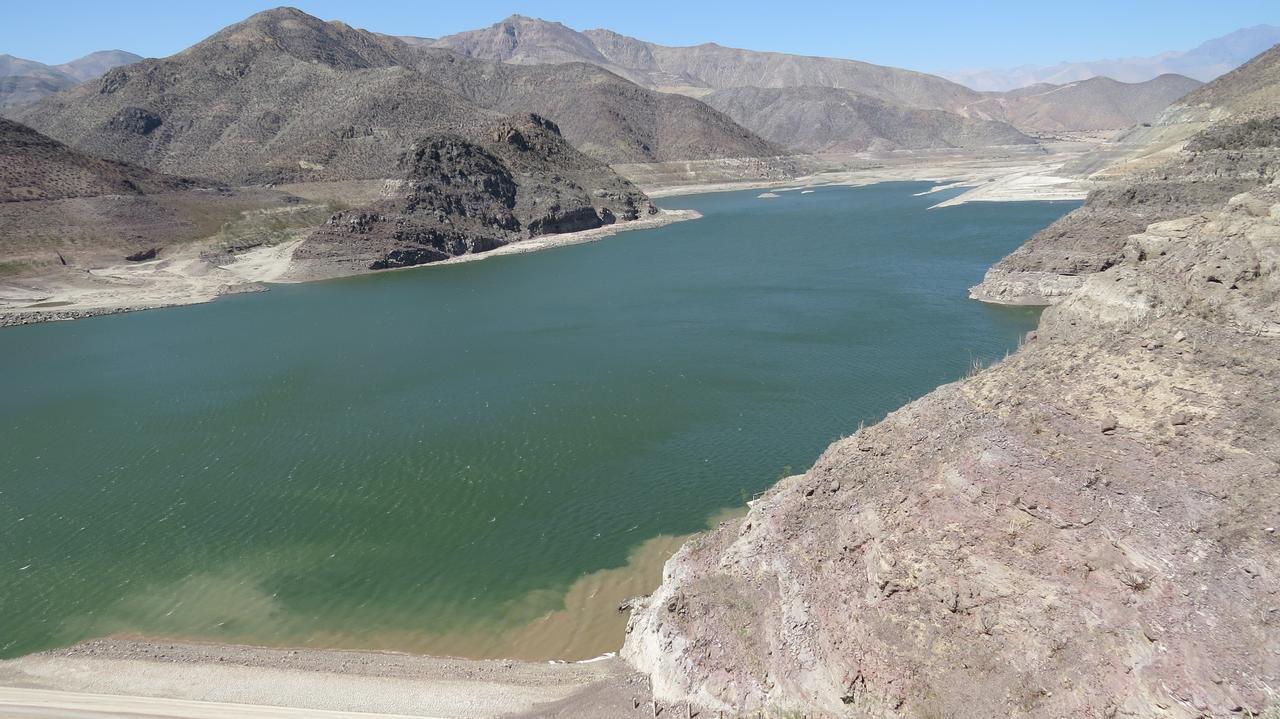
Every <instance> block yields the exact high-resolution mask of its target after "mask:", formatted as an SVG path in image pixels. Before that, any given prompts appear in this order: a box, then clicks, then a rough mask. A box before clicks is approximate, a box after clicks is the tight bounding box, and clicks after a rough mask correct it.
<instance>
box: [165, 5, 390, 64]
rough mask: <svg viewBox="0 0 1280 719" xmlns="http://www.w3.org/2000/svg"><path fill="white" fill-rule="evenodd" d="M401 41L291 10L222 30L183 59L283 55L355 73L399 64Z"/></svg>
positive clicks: (269, 13)
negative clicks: (188, 57)
mask: <svg viewBox="0 0 1280 719" xmlns="http://www.w3.org/2000/svg"><path fill="white" fill-rule="evenodd" d="M404 49H405V46H404V44H403V43H402V42H400V41H399V40H396V39H395V38H390V37H387V36H384V35H375V34H373V33H370V32H367V31H365V30H358V29H356V28H353V27H351V26H349V25H347V24H345V23H341V22H333V21H331V22H326V21H324V20H321V19H319V18H317V17H314V16H312V15H308V14H307V13H305V12H303V11H301V10H298V9H297V8H292V7H278V8H273V9H271V10H264V11H262V12H260V13H257V14H254V15H251V16H249V17H248V18H246V19H245V20H242V21H241V22H238V23H236V24H234V25H230V26H228V27H226V28H223V29H222V30H221V31H219V32H217V33H215V34H214V35H212V36H210V37H209V38H207V39H205V40H203V41H201V42H199V43H197V44H195V45H193V46H191V47H190V48H188V49H186V50H184V51H183V52H182V53H180V54H182V55H197V56H202V55H208V56H211V57H218V58H226V57H228V56H235V57H238V58H241V59H243V58H245V57H254V56H260V55H266V54H284V55H289V56H291V57H294V58H296V59H299V60H303V61H306V62H313V63H319V64H323V65H328V66H330V67H334V68H338V69H344V70H354V69H365V68H373V67H389V66H392V65H397V64H400V62H401V60H402V55H401V54H400V53H401V52H403V50H404Z"/></svg>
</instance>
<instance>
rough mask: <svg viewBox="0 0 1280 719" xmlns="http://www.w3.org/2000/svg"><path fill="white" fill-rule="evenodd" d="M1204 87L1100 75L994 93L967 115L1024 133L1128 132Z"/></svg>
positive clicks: (1164, 78) (1169, 79) (1171, 78)
mask: <svg viewBox="0 0 1280 719" xmlns="http://www.w3.org/2000/svg"><path fill="white" fill-rule="evenodd" d="M1200 85H1201V83H1200V82H1199V81H1197V80H1192V79H1191V78H1189V77H1183V76H1182V75H1161V76H1159V77H1157V78H1155V79H1152V80H1148V81H1146V82H1140V83H1124V82H1119V81H1117V80H1112V79H1110V78H1105V77H1095V78H1092V79H1089V80H1081V81H1080V82H1073V83H1069V84H1066V85H1049V84H1039V85H1032V86H1031V87H1025V88H1022V89H1020V90H1013V91H1010V92H1005V93H990V94H989V95H988V97H987V98H985V99H983V100H981V101H979V102H977V103H974V104H972V105H970V106H969V107H968V108H967V109H966V114H969V115H973V116H979V117H984V116H985V117H997V118H1001V119H1003V120H1005V121H1007V122H1008V123H1009V124H1011V125H1013V126H1014V127H1017V128H1019V129H1020V130H1023V131H1025V132H1060V131H1072V130H1123V129H1125V128H1128V127H1131V126H1133V125H1138V124H1141V123H1144V122H1146V123H1150V122H1153V121H1154V120H1156V119H1157V118H1158V117H1159V116H1160V113H1161V112H1163V111H1164V110H1165V108H1167V107H1169V106H1170V105H1171V104H1173V103H1174V102H1175V101H1177V100H1178V99H1180V98H1182V97H1183V96H1185V95H1186V94H1187V93H1189V92H1191V91H1192V90H1195V89H1196V88H1198V87H1200Z"/></svg>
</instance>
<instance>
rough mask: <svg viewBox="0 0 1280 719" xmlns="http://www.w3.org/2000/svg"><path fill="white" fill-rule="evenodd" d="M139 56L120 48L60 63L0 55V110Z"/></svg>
mask: <svg viewBox="0 0 1280 719" xmlns="http://www.w3.org/2000/svg"><path fill="white" fill-rule="evenodd" d="M141 59H142V58H141V57H140V56H138V55H134V54H133V53H131V52H125V51H123V50H101V51H99V52H94V53H90V54H88V55H85V56H84V57H82V58H79V59H76V60H72V61H71V62H66V63H63V64H61V65H45V64H43V63H39V62H36V61H34V60H24V59H22V58H20V57H13V56H12V55H0V113H2V112H9V111H12V110H13V109H15V108H18V107H21V106H23V105H29V104H31V103H33V102H35V101H36V100H39V99H40V98H42V97H45V96H47V95H52V94H53V93H55V92H57V91H59V90H63V89H65V88H68V87H72V86H74V85H76V84H78V83H81V82H84V81H85V80H91V79H93V78H95V77H98V76H100V75H102V73H104V72H106V71H107V70H110V69H111V68H114V67H119V66H121V65H128V64H130V63H133V62H137V61H138V60H141Z"/></svg>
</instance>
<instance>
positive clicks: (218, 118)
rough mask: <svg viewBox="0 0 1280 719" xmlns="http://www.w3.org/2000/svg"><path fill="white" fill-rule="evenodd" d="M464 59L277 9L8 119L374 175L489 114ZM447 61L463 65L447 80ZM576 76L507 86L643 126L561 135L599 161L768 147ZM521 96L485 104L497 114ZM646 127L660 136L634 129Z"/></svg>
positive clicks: (183, 163)
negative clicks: (431, 137)
mask: <svg viewBox="0 0 1280 719" xmlns="http://www.w3.org/2000/svg"><path fill="white" fill-rule="evenodd" d="M474 66H475V63H474V62H471V63H469V64H462V63H458V64H454V65H449V64H447V63H432V62H424V61H423V59H422V55H421V53H420V51H419V50H417V49H415V48H413V47H411V46H410V45H407V44H406V43H404V42H402V41H400V40H398V39H396V38H392V37H388V36H384V35H376V34H373V33H369V32H365V31H362V30H356V29H353V28H351V27H348V26H346V25H344V24H342V23H338V22H323V21H321V20H318V19H316V18H313V17H311V16H309V15H307V14H305V13H303V12H301V11H298V10H293V9H290V8H281V9H276V10H270V11H266V12H262V13H259V14H257V15H254V16H253V17H251V18H249V19H248V20H245V21H243V22H241V23H237V24H235V25H232V26H229V27H227V28H224V29H223V30H221V31H219V32H218V33H216V34H214V35H213V36H211V37H209V38H208V39H206V40H204V41H202V42H200V43H197V44H196V45H194V46H192V47H190V48H188V49H187V50H184V51H183V52H181V53H178V54H177V55H174V56H171V57H168V58H164V59H161V60H146V61H143V62H140V63H137V64H134V65H130V66H127V67H123V68H117V69H115V70H112V71H111V72H108V73H107V74H106V75H105V76H103V78H102V79H101V81H99V82H98V83H96V84H95V83H89V84H86V85H82V86H80V87H77V88H73V89H71V90H69V91H66V92H63V93H59V94H58V95H56V96H53V97H49V98H46V99H45V100H43V101H41V102H39V103H37V104H36V105H33V106H30V107H27V108H24V109H23V110H21V111H20V112H19V113H17V117H18V119H21V120H23V121H24V122H27V123H28V124H31V125H32V126H33V127H35V128H36V129H38V130H40V131H42V132H44V133H45V134H48V135H50V136H52V137H54V138H57V139H59V140H62V141H64V142H66V143H68V144H70V145H72V146H73V147H76V148H78V149H82V150H85V151H88V152H92V153H94V154H98V155H101V156H104V157H110V158H112V159H118V160H124V161H129V162H133V163H135V164H140V165H143V166H146V167H151V168H153V169H158V170H162V171H165V172H171V173H176V174H187V175H199V176H208V177H214V178H217V179H220V180H223V181H228V182H242V183H244V182H277V181H290V180H347V179H372V178H386V177H390V176H392V175H393V173H394V171H395V168H396V163H397V161H398V159H399V157H400V156H401V155H403V154H404V152H405V151H407V150H408V149H409V148H410V147H412V145H413V143H414V142H415V141H416V140H417V139H418V138H419V137H421V135H422V134H423V133H425V132H452V133H456V134H460V135H463V136H468V135H470V134H471V133H477V132H482V130H483V128H484V127H485V126H487V125H488V124H490V123H491V122H493V121H494V120H496V119H497V118H498V117H500V113H499V112H495V111H492V110H489V109H486V108H484V107H479V106H477V103H476V102H475V101H473V100H471V99H469V98H468V97H467V96H466V94H465V92H466V91H474V92H473V94H475V93H479V92H480V91H481V90H483V89H484V88H483V85H481V86H476V87H472V86H470V80H469V79H468V78H470V77H473V76H475V73H476V71H475V67H474ZM453 70H458V71H459V72H464V71H465V72H467V73H471V74H470V75H468V76H467V77H464V78H458V77H450V76H448V73H449V72H451V71H453ZM594 75H607V73H602V72H599V71H594ZM576 77H577V79H576V80H571V79H566V80H563V81H561V82H560V83H558V84H557V85H554V86H553V87H552V88H551V89H546V88H545V87H542V86H540V85H539V82H540V81H541V78H540V77H538V76H536V75H534V74H530V73H526V76H524V77H522V78H521V77H517V78H514V79H513V80H512V82H517V83H524V84H525V87H524V88H523V92H524V96H525V97H526V98H528V97H539V96H540V94H548V95H549V94H551V93H553V92H554V93H555V94H556V95H557V96H559V99H558V100H556V101H555V102H556V103H558V104H557V106H556V108H555V109H556V110H557V111H558V115H560V116H566V117H567V116H570V115H572V114H574V113H578V112H581V113H583V114H608V113H612V118H611V119H612V120H613V121H612V122H610V123H607V124H597V125H593V126H592V127H593V128H599V129H600V132H601V133H602V135H608V134H610V133H612V134H614V135H626V134H627V133H629V132H633V131H636V132H639V133H640V134H641V135H642V136H641V137H638V138H636V139H634V140H633V139H631V138H626V137H621V138H620V137H607V136H604V137H591V136H586V137H583V138H575V137H573V136H572V135H571V136H570V139H571V140H572V141H578V140H582V141H584V143H586V144H591V146H592V147H595V148H599V149H601V150H603V151H611V150H618V152H617V155H616V156H612V155H611V156H604V157H603V159H605V160H608V161H648V160H652V159H654V158H653V157H652V156H651V155H646V154H645V153H644V152H643V151H642V150H641V148H644V147H646V146H649V147H650V148H652V147H654V146H657V145H659V144H662V145H666V144H673V143H674V144H675V145H676V146H677V147H679V144H678V143H675V141H673V140H671V135H670V134H664V133H670V132H678V131H681V130H688V131H689V132H690V133H691V134H693V135H695V136H698V137H699V138H700V139H701V140H702V143H701V145H699V149H701V151H702V152H703V153H704V155H707V156H713V157H736V156H740V155H744V156H750V155H753V154H776V153H777V152H778V151H777V149H776V148H773V147H770V146H768V144H767V143H764V142H763V141H761V140H760V139H759V138H756V137H754V136H753V135H751V134H750V133H747V132H745V131H743V130H742V129H741V128H738V127H737V126H735V125H733V123H732V122H730V121H728V120H727V119H725V118H724V117H723V116H721V115H719V113H716V112H714V111H713V110H711V109H710V108H707V107H706V106H704V105H702V104H701V103H697V102H695V101H690V102H688V103H685V104H683V105H678V106H677V105H670V106H668V105H669V104H664V103H663V101H662V98H660V97H659V96H657V94H656V93H652V92H649V91H646V90H642V89H640V88H634V86H632V88H633V89H634V90H635V91H637V92H638V93H639V94H640V95H642V96H637V95H636V94H635V93H633V94H632V95H631V96H629V97H626V100H627V102H625V103H617V104H610V103H609V101H608V97H609V95H608V93H607V92H603V91H600V90H598V89H595V88H593V83H594V82H595V80H596V78H594V77H593V76H592V73H587V74H583V73H580V72H579V73H577V76H576ZM610 79H612V80H616V78H610ZM619 82H620V81H619ZM622 84H625V83H622ZM450 86H453V87H457V88H458V90H456V91H455V90H451V89H450ZM618 94H621V95H625V94H626V93H625V91H619V92H617V93H615V95H618ZM516 99H517V100H519V97H517V98H516ZM528 104H532V103H528ZM528 104H524V103H521V102H518V101H515V102H509V103H494V105H495V106H498V105H501V106H502V111H503V112H508V111H512V110H513V109H514V106H515V105H523V107H522V108H521V109H525V108H527V107H528ZM659 110H663V111H667V110H670V111H672V112H673V114H674V115H675V116H676V117H678V118H679V123H676V124H675V125H674V126H672V127H670V128H668V127H666V126H664V125H663V122H662V121H661V120H659V119H657V117H656V115H655V113H657V112H658V111H659ZM556 116H557V115H552V116H551V119H553V120H555V119H556ZM574 122H575V125H574V126H575V127H578V126H579V124H578V123H577V122H576V120H574ZM637 128H638V129H637ZM645 130H648V131H649V134H650V135H659V136H660V137H659V139H658V140H653V139H652V138H651V137H644V136H643V134H644V131H645ZM686 146H687V145H686ZM688 159H697V158H688Z"/></svg>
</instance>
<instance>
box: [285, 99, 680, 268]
mask: <svg viewBox="0 0 1280 719" xmlns="http://www.w3.org/2000/svg"><path fill="white" fill-rule="evenodd" d="M403 162H404V163H405V165H406V170H405V173H406V174H405V179H404V180H403V181H402V182H400V183H399V185H398V189H395V190H393V191H392V196H391V197H388V198H386V199H382V200H378V201H376V202H374V203H372V204H369V205H365V206H362V207H358V208H355V209H352V210H344V211H342V212H338V213H337V214H335V215H334V216H333V217H331V218H330V219H329V221H328V222H327V223H325V225H324V226H323V227H321V228H319V229H318V230H316V231H315V232H314V233H312V235H311V236H310V237H309V238H308V239H307V241H306V242H304V243H303V244H302V246H301V247H299V248H298V250H297V251H296V252H295V253H294V262H295V265H296V266H297V271H296V272H295V275H296V276H298V277H307V278H312V277H323V276H334V275H347V274H352V273H353V272H359V271H362V270H363V271H367V270H380V269H390V268H394V267H408V266H411V265H420V264H425V263H428V262H438V261H440V260H445V259H448V258H450V257H455V256H458V255H463V254H472V253H477V252H487V251H489V250H493V249H495V248H497V247H501V246H503V245H506V244H509V243H511V242H515V241H518V240H521V239H527V238H530V237H536V236H538V235H545V234H559V233H565V232H580V231H582V230H592V229H596V228H598V227H602V226H604V225H608V224H613V223H614V222H625V221H630V220H636V219H639V218H640V217H641V216H648V215H651V214H654V213H656V211H657V208H655V207H654V206H653V205H652V204H651V203H650V202H649V198H647V197H645V195H644V193H642V192H640V191H639V190H638V189H636V187H635V186H634V185H632V184H631V183H630V182H628V181H626V180H624V179H622V178H621V177H619V176H617V175H616V174H614V173H613V171H612V170H610V169H609V168H608V167H606V166H605V165H602V164H600V163H599V162H597V161H595V160H593V159H591V158H589V157H587V156H586V155H583V154H582V153H581V152H578V151H577V150H575V149H574V148H573V147H572V146H571V145H569V143H567V142H565V141H564V139H563V138H562V137H561V136H560V129H559V128H558V127H556V125H555V124H554V123H552V122H550V121H549V120H546V119H543V118H541V117H538V116H537V115H526V116H524V117H520V118H512V119H510V120H504V121H501V122H499V123H496V124H495V125H494V126H493V127H491V128H490V129H489V132H488V134H487V136H485V138H484V139H483V140H479V141H472V140H466V139H463V138H461V137H458V136H456V135H447V134H445V135H434V136H430V137H427V138H424V139H423V140H422V141H420V142H419V143H418V144H417V145H416V146H415V147H414V148H413V150H412V151H411V152H410V153H408V154H407V155H406V157H405V158H404V160H403Z"/></svg>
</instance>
